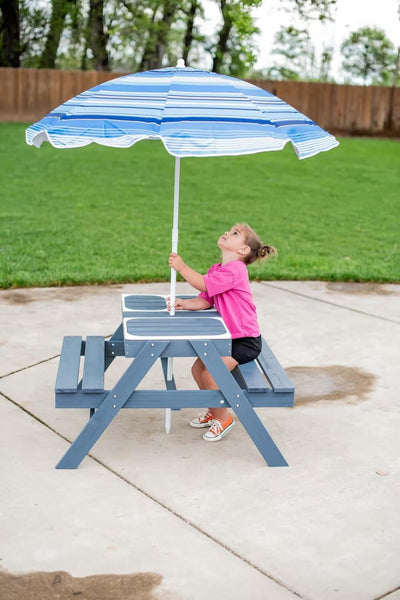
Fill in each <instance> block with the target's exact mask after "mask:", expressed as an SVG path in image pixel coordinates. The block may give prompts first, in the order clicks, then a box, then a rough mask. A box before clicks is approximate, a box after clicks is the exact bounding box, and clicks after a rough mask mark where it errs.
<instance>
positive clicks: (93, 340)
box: [82, 335, 104, 393]
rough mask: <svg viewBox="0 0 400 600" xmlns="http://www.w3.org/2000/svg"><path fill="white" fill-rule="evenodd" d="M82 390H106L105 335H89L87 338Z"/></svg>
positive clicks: (91, 391) (90, 391) (89, 391)
mask: <svg viewBox="0 0 400 600" xmlns="http://www.w3.org/2000/svg"><path fill="white" fill-rule="evenodd" d="M82 391H83V392H85V393H96V392H103V391H104V337H101V336H97V335H88V336H87V338H86V347H85V361H84V364H83V379H82Z"/></svg>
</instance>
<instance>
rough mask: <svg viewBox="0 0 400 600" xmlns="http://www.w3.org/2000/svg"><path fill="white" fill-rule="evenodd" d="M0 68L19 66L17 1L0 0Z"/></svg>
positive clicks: (19, 48)
mask: <svg viewBox="0 0 400 600" xmlns="http://www.w3.org/2000/svg"><path fill="white" fill-rule="evenodd" d="M0 11H1V13H0V66H2V67H19V65H20V54H21V47H20V26H19V22H20V15H19V2H18V0H0Z"/></svg>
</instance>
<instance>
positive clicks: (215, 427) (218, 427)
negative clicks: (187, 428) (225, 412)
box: [210, 419, 223, 435]
mask: <svg viewBox="0 0 400 600" xmlns="http://www.w3.org/2000/svg"><path fill="white" fill-rule="evenodd" d="M210 431H211V432H212V433H215V435H219V434H220V433H221V432H222V431H223V427H222V423H221V421H220V420H219V419H214V421H213V423H212V425H211V427H210Z"/></svg>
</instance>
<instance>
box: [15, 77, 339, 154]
mask: <svg viewBox="0 0 400 600" xmlns="http://www.w3.org/2000/svg"><path fill="white" fill-rule="evenodd" d="M143 139H161V140H162V141H163V143H164V145H165V148H166V149H167V151H168V152H169V153H170V154H172V155H173V156H176V157H186V156H223V155H239V154H253V153H256V152H266V151H271V150H281V149H282V148H283V147H284V146H285V144H286V143H287V142H288V141H290V142H291V143H292V145H293V147H294V149H295V151H296V154H297V156H298V157H299V158H307V157H310V156H313V155H315V154H318V153H319V152H322V151H325V150H330V149H331V148H334V147H335V146H337V145H338V144H339V142H338V141H337V140H336V139H335V138H334V137H333V136H332V135H330V134H329V133H327V132H326V131H324V130H323V129H321V128H320V127H318V125H316V124H315V123H314V122H313V121H311V119H309V118H307V117H306V116H305V115H303V114H301V113H300V112H299V111H297V110H296V109H295V108H293V107H292V106H290V105H289V104H287V103H286V102H284V101H283V100H281V99H280V98H277V97H276V96H274V95H273V94H270V93H269V92H267V91H266V90H263V89H261V88H259V87H257V86H254V85H251V84H249V83H246V82H245V81H242V80H240V79H236V78H234V77H228V76H225V75H220V74H218V73H211V72H209V71H202V70H199V69H193V68H190V67H180V66H178V67H168V68H165V69H156V70H153V71H145V72H143V73H135V74H133V75H126V76H124V77H118V78H116V79H112V80H110V81H106V82H105V83H102V84H100V85H98V86H96V87H94V88H92V89H90V90H87V91H85V92H83V93H82V94H79V95H78V96H75V97H74V98H72V99H71V100H68V101H67V102H65V103H64V104H61V106H59V107H58V108H56V109H55V110H53V111H52V112H50V113H49V114H48V115H47V116H45V117H44V118H43V119H41V120H40V121H38V122H37V123H35V124H34V125H32V126H31V127H29V128H28V129H27V131H26V141H27V143H28V144H31V145H35V146H37V147H39V146H40V145H41V144H42V142H43V141H46V140H47V141H49V142H50V143H51V144H52V145H53V146H55V147H56V148H76V147H80V146H86V145H87V144H91V143H97V144H102V145H104V146H114V147H117V148H127V147H130V146H132V145H133V144H135V143H136V142H138V141H140V140H143Z"/></svg>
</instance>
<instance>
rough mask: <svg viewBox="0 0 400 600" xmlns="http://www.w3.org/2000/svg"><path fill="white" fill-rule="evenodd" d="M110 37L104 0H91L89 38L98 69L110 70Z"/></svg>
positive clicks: (95, 65)
mask: <svg viewBox="0 0 400 600" xmlns="http://www.w3.org/2000/svg"><path fill="white" fill-rule="evenodd" d="M108 38H109V36H108V33H107V32H106V31H105V26H104V0H90V3H89V18H88V39H89V47H90V49H91V51H92V53H93V59H94V67H95V70H96V71H109V70H110V60H109V57H108V52H107V43H108Z"/></svg>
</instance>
